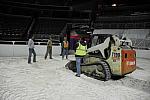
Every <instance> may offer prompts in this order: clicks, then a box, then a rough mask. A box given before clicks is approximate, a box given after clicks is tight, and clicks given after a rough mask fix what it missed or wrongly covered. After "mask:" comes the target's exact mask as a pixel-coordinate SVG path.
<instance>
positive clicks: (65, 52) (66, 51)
mask: <svg viewBox="0 0 150 100" xmlns="http://www.w3.org/2000/svg"><path fill="white" fill-rule="evenodd" d="M62 48H63V50H62V51H63V53H62V59H64V56H65V55H66V59H68V48H69V42H68V41H67V37H64V41H63V43H62Z"/></svg>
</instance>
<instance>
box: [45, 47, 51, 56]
mask: <svg viewBox="0 0 150 100" xmlns="http://www.w3.org/2000/svg"><path fill="white" fill-rule="evenodd" d="M48 54H49V58H50V59H52V47H47V50H46V54H45V59H46V58H47V56H48Z"/></svg>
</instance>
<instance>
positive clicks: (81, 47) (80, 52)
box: [75, 38, 87, 77]
mask: <svg viewBox="0 0 150 100" xmlns="http://www.w3.org/2000/svg"><path fill="white" fill-rule="evenodd" d="M86 51H87V44H86V41H85V40H84V38H81V39H80V41H79V42H78V43H77V44H76V52H75V57H76V68H77V74H76V76H77V77H80V74H81V68H80V65H81V60H82V58H83V57H84V56H85V55H86V53H87V52H86Z"/></svg>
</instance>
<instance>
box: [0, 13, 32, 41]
mask: <svg viewBox="0 0 150 100" xmlns="http://www.w3.org/2000/svg"><path fill="white" fill-rule="evenodd" d="M30 22H31V17H27V16H12V15H4V14H0V32H1V36H0V39H1V40H22V39H23V38H25V37H24V36H25V33H26V31H27V28H28V27H29V24H30ZM26 35H27V34H26Z"/></svg>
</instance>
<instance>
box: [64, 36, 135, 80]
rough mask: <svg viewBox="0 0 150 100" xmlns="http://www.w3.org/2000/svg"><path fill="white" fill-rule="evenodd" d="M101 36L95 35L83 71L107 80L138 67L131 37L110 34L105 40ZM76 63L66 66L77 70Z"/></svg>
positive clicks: (84, 61) (82, 65)
mask: <svg viewBox="0 0 150 100" xmlns="http://www.w3.org/2000/svg"><path fill="white" fill-rule="evenodd" d="M101 38H102V37H101V35H100V34H97V35H94V36H93V39H92V45H91V47H90V48H88V50H87V55H86V56H85V57H84V58H83V60H82V63H81V72H82V73H84V74H86V75H88V76H94V77H97V78H98V79H101V80H104V81H107V80H109V79H111V77H112V76H124V75H126V74H128V73H131V72H133V71H134V70H135V69H136V52H135V50H133V49H132V42H131V40H130V39H127V38H126V39H119V38H118V37H117V36H115V35H110V36H109V37H107V38H106V39H105V40H104V42H103V41H101ZM103 39H104V38H103ZM75 64H76V63H75V61H70V62H69V63H67V64H66V67H68V68H69V69H70V70H73V71H76V65H75Z"/></svg>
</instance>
